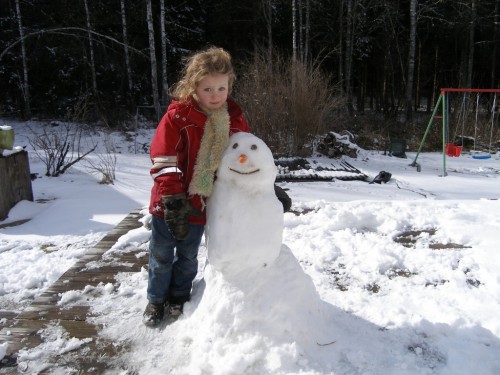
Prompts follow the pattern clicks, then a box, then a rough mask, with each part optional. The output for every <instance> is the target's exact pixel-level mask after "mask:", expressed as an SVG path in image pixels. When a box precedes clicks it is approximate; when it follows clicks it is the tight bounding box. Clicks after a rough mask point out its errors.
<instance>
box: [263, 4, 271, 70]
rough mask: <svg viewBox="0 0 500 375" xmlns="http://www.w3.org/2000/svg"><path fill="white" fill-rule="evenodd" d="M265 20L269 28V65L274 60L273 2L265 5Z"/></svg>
mask: <svg viewBox="0 0 500 375" xmlns="http://www.w3.org/2000/svg"><path fill="white" fill-rule="evenodd" d="M264 19H265V20H266V28H267V59H268V61H267V62H268V64H271V63H272V60H273V1H272V0H266V4H264Z"/></svg>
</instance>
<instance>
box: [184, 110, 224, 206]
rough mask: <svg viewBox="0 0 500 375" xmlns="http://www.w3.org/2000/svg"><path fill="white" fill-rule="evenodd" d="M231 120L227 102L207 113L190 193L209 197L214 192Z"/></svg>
mask: <svg viewBox="0 0 500 375" xmlns="http://www.w3.org/2000/svg"><path fill="white" fill-rule="evenodd" d="M229 120H230V119H229V113H228V112H227V104H225V105H224V106H223V107H222V108H220V109H216V110H212V111H209V112H208V113H207V122H206V123H205V130H204V133H203V137H202V139H201V144H200V149H199V150H198V155H197V157H196V164H195V166H194V172H193V178H192V179H191V183H190V184H189V189H188V192H189V194H190V195H196V194H197V195H201V196H203V197H209V196H210V195H211V194H212V189H213V186H214V178H215V171H216V170H217V168H218V167H219V164H220V161H221V159H222V153H223V152H224V151H225V149H226V147H227V145H228V143H229Z"/></svg>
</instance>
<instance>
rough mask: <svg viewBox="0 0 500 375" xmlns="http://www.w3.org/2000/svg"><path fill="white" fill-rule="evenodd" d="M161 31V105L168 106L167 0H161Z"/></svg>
mask: <svg viewBox="0 0 500 375" xmlns="http://www.w3.org/2000/svg"><path fill="white" fill-rule="evenodd" d="M160 30H161V88H162V90H161V99H162V100H161V102H162V103H161V104H162V105H164V106H165V105H167V98H168V80H167V33H166V30H165V0H160Z"/></svg>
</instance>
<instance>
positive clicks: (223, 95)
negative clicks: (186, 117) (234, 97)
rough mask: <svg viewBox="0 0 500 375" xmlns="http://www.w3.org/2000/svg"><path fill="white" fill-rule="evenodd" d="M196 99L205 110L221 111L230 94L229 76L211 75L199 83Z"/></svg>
mask: <svg viewBox="0 0 500 375" xmlns="http://www.w3.org/2000/svg"><path fill="white" fill-rule="evenodd" d="M195 94H196V96H195V98H196V100H197V101H198V104H199V105H200V106H201V107H202V108H203V109H219V108H221V107H222V105H223V104H224V103H225V102H226V99H227V96H228V94H229V75H227V74H220V73H215V74H209V75H207V76H206V77H205V78H203V79H202V80H201V81H200V82H198V86H197V87H196V90H195Z"/></svg>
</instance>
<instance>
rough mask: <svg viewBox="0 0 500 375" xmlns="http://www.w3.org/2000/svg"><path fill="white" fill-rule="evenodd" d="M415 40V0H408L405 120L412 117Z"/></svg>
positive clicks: (409, 119) (410, 119)
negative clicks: (408, 24)
mask: <svg viewBox="0 0 500 375" xmlns="http://www.w3.org/2000/svg"><path fill="white" fill-rule="evenodd" d="M416 41H417V0H411V1H410V40H409V42H410V44H409V48H408V72H407V76H406V91H405V102H406V103H405V108H406V114H405V121H404V122H407V121H412V119H413V81H414V74H415V49H416Z"/></svg>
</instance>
